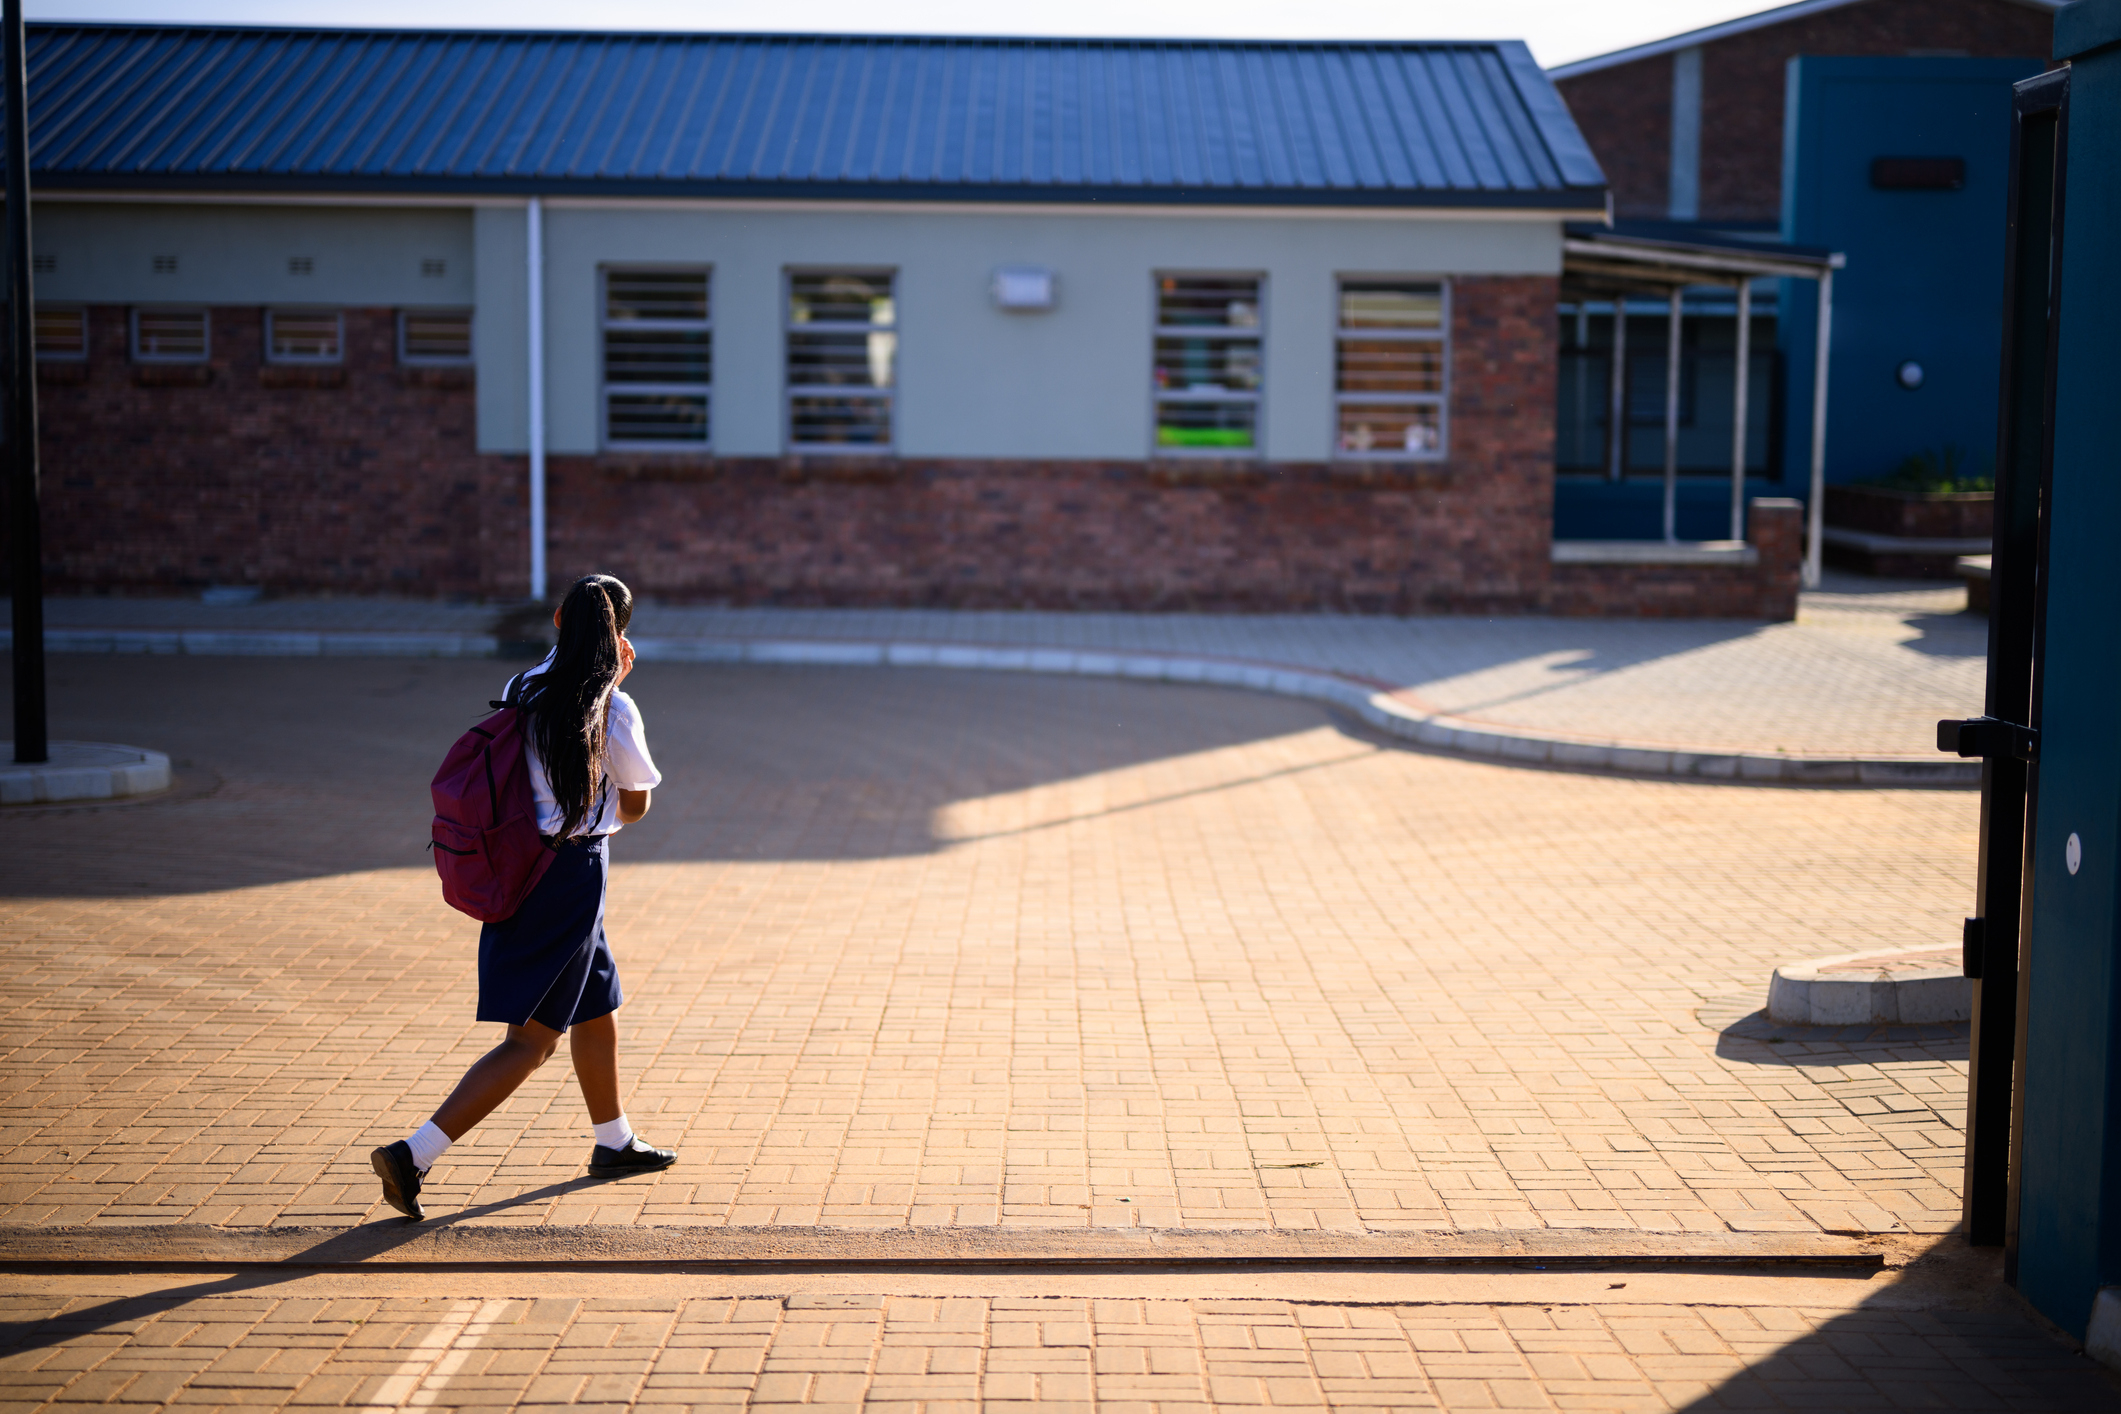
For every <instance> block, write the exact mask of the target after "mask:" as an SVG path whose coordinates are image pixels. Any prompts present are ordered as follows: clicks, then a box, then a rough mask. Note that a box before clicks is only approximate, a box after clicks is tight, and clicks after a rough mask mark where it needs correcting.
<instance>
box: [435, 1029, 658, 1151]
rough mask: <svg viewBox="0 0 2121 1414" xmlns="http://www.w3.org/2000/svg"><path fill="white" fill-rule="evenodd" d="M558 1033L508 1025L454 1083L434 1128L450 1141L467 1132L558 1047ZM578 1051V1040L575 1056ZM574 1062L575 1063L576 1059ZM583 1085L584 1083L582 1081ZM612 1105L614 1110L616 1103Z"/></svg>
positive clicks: (613, 1086) (549, 1057)
mask: <svg viewBox="0 0 2121 1414" xmlns="http://www.w3.org/2000/svg"><path fill="white" fill-rule="evenodd" d="M559 1046H560V1033H559V1032H557V1031H555V1030H553V1029H552V1028H551V1027H550V1026H546V1025H544V1024H543V1023H541V1022H536V1021H526V1022H524V1023H523V1024H522V1025H521V1026H511V1027H509V1028H508V1036H507V1038H506V1039H505V1040H503V1041H502V1042H501V1044H500V1045H498V1046H495V1047H494V1048H493V1049H492V1050H490V1051H488V1052H487V1053H486V1054H485V1055H483V1056H480V1057H479V1058H478V1060H477V1061H475V1062H473V1063H472V1067H471V1069H469V1070H467V1071H465V1072H464V1078H463V1079H462V1080H459V1081H458V1082H457V1088H456V1089H454V1090H452V1091H451V1092H450V1094H449V1098H448V1099H446V1100H444V1101H443V1102H442V1107H441V1108H440V1109H438V1110H436V1111H435V1115H434V1123H435V1127H436V1128H438V1129H440V1130H441V1131H442V1132H443V1133H444V1134H447V1135H448V1136H449V1137H450V1139H451V1141H452V1142H454V1141H455V1140H458V1139H462V1138H463V1137H464V1136H465V1135H466V1134H468V1133H470V1132H471V1127H472V1126H473V1125H475V1124H477V1123H478V1122H479V1121H480V1120H482V1119H484V1118H486V1116H488V1115H490V1114H492V1113H493V1112H494V1111H495V1110H496V1109H498V1108H499V1107H500V1104H501V1102H502V1101H503V1100H505V1099H507V1098H508V1097H509V1096H510V1095H513V1094H514V1093H515V1092H516V1087H517V1086H519V1085H521V1084H522V1083H523V1082H524V1081H526V1080H528V1079H529V1078H530V1073H531V1072H532V1071H534V1070H536V1069H537V1068H538V1067H539V1066H541V1065H543V1064H545V1062H546V1061H548V1060H550V1059H552V1053H553V1052H554V1051H556V1050H558V1049H559ZM616 1051H617V1041H616V1033H614V1040H613V1052H614V1056H613V1083H612V1094H613V1095H614V1096H616V1095H617V1094H618V1084H617V1078H616V1077H617V1056H616ZM580 1054H581V1048H580V1045H579V1043H577V1045H576V1055H577V1056H579V1055H580ZM576 1064H577V1065H578V1066H579V1065H580V1061H579V1060H577V1061H576ZM584 1088H585V1089H586V1088H587V1082H586V1081H585V1082H584ZM612 1108H613V1110H614V1112H616V1110H617V1108H618V1102H617V1101H616V1100H615V1099H614V1101H613V1102H612Z"/></svg>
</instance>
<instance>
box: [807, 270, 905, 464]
mask: <svg viewBox="0 0 2121 1414" xmlns="http://www.w3.org/2000/svg"><path fill="white" fill-rule="evenodd" d="M899 274H900V270H899V267H898V266H896V265H785V266H782V267H781V445H782V446H783V447H784V448H786V449H787V453H788V455H790V456H804V457H895V456H897V455H898V432H899V417H898V394H899V383H900V381H901V380H900V374H901V373H902V372H903V371H904V367H905V362H904V360H905V353H906V339H905V333H906V320H905V309H904V307H903V304H902V302H901V301H900V299H899V290H898V277H899ZM798 275H851V276H854V277H856V278H859V279H865V280H873V279H876V278H878V277H879V276H881V277H882V278H884V279H886V280H888V281H890V282H891V322H890V323H889V324H878V323H876V322H874V321H873V320H863V321H862V322H860V323H855V322H853V321H851V320H833V321H829V322H826V323H822V324H820V323H808V324H797V323H796V322H795V280H796V277H797V276H798ZM798 333H803V334H889V335H891V336H892V350H891V383H890V385H889V386H888V387H883V388H874V387H871V388H859V387H857V388H850V387H848V386H847V385H845V384H842V383H797V382H794V381H793V380H792V379H791V378H790V376H789V374H790V369H789V366H788V361H789V357H790V354H791V352H792V351H793V349H794V348H795V339H794V336H795V335H796V334H798ZM799 397H835V398H847V397H851V398H867V399H869V400H871V401H874V402H879V403H882V404H883V405H884V420H885V426H886V427H888V428H889V429H890V435H889V436H888V437H886V438H885V439H884V440H883V441H881V442H798V441H796V440H795V400H796V399H797V398H799Z"/></svg>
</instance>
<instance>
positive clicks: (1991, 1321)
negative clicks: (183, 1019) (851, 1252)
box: [0, 1275, 2121, 1414]
mask: <svg viewBox="0 0 2121 1414" xmlns="http://www.w3.org/2000/svg"><path fill="white" fill-rule="evenodd" d="M629 1280H630V1282H631V1284H632V1285H633V1286H634V1287H635V1288H636V1289H635V1290H634V1291H633V1292H632V1293H630V1294H624V1295H621V1294H616V1291H617V1287H618V1283H619V1279H617V1278H613V1279H607V1280H604V1281H602V1282H595V1283H585V1282H580V1281H576V1282H572V1283H563V1282H562V1281H560V1280H556V1279H554V1278H552V1277H550V1276H546V1277H542V1278H541V1277H538V1276H535V1275H515V1276H506V1275H502V1276H491V1275H489V1276H488V1277H486V1278H484V1279H483V1280H474V1279H469V1278H466V1277H462V1276H458V1277H454V1278H452V1277H448V1276H444V1275H430V1276H426V1277H423V1278H418V1279H414V1280H399V1281H395V1282H384V1283H381V1289H380V1290H367V1289H363V1288H362V1286H361V1285H359V1284H358V1283H357V1282H356V1281H354V1280H353V1279H351V1278H348V1277H315V1276H312V1277H280V1278H277V1279H273V1280H266V1281H261V1280H258V1279H255V1278H253V1279H250V1280H247V1281H246V1280H244V1279H241V1278H233V1279H232V1278H227V1277H220V1278H211V1277H209V1278H200V1277H189V1278H166V1279H163V1280H162V1281H161V1282H160V1283H159V1287H160V1289H155V1286H156V1284H154V1283H149V1282H145V1281H140V1280H133V1281H119V1280H112V1279H105V1280H104V1282H103V1283H102V1284H101V1286H100V1289H96V1290H94V1292H93V1294H88V1293H89V1289H90V1288H95V1287H96V1286H97V1284H96V1283H95V1282H94V1281H93V1280H90V1279H79V1280H75V1281H71V1282H50V1283H44V1285H48V1286H51V1287H53V1288H61V1287H64V1288H71V1290H59V1289H53V1290H46V1291H39V1292H36V1293H19V1294H15V1295H11V1296H6V1297H0V1321H4V1322H5V1325H4V1326H0V1406H4V1407H6V1408H9V1409H23V1410H28V1409H66V1408H79V1407H80V1406H81V1405H82V1404H87V1403H109V1404H118V1405H121V1406H129V1407H132V1408H135V1409H139V1408H144V1407H162V1408H178V1409H186V1410H192V1409H198V1410H206V1409H213V1408H230V1409H246V1410H273V1409H324V1408H330V1409H366V1410H380V1409H403V1408H429V1409H464V1410H473V1409H508V1408H539V1407H554V1406H567V1407H572V1408H584V1407H590V1408H599V1409H608V1410H620V1409H641V1410H679V1409H718V1410H731V1409H737V1408H746V1409H750V1410H754V1411H774V1414H856V1411H861V1414H1206V1411H1209V1410H1258V1411H1269V1410H1271V1411H1274V1414H1284V1412H1285V1411H1291V1412H1293V1411H1320V1414H1323V1411H1328V1410H1332V1411H1342V1410H1345V1411H1364V1412H1365V1414H1368V1412H1369V1411H1376V1412H1377V1414H1384V1412H1385V1411H1393V1410H1491V1409H1537V1410H1557V1409H1561V1410H1582V1411H1635V1410H1672V1409H1684V1410H1689V1411H1693V1410H1702V1411H1706V1410H1726V1409H1762V1408H1768V1409H1790V1408H1804V1409H1815V1410H1831V1411H1844V1412H1846V1414H1853V1411H1863V1410H1904V1409H1918V1408H1919V1409H1952V1410H1995V1411H2002V1410H2010V1411H2033V1410H2043V1411H2056V1414H2098V1411H2107V1410H2115V1409H2121V1399H2117V1398H2116V1396H2115V1384H2114V1382H2113V1380H2112V1379H2111V1378H2110V1377H2108V1376H2107V1375H2105V1374H2104V1372H2102V1371H2100V1370H2099V1369H2098V1367H2096V1366H2094V1365H2091V1364H2090V1362H2088V1361H2086V1360H2084V1359H2083V1358H2082V1357H2079V1356H2074V1355H2072V1354H2071V1353H2070V1352H2069V1351H2068V1350H2067V1349H2065V1348H2064V1347H2063V1346H2062V1345H2060V1344H2059V1343H2057V1342H2055V1341H2053V1340H2051V1339H2049V1338H2047V1337H2044V1336H2042V1335H2041V1334H2039V1333H2038V1332H2037V1331H2036V1330H2034V1329H2033V1327H2032V1326H2031V1325H2029V1324H2028V1323H2027V1322H2025V1321H2024V1320H2023V1319H2021V1318H2017V1317H2014V1316H2012V1315H2011V1314H2010V1313H2008V1312H1999V1311H1997V1310H1994V1309H1988V1310H1972V1311H1969V1310H1956V1309H1948V1308H1947V1309H1922V1308H1920V1307H1915V1308H1897V1309H1896V1308H1895V1307H1893V1306H1892V1305H1889V1304H1883V1305H1881V1304H1877V1303H1875V1302H1873V1304H1870V1305H1866V1304H1864V1303H1863V1302H1861V1301H1857V1302H1846V1301H1844V1302H1834V1303H1832V1304H1824V1303H1822V1304H1801V1303H1784V1302H1779V1301H1777V1300H1775V1293H1774V1290H1773V1283H1772V1282H1765V1283H1763V1282H1761V1281H1758V1280H1756V1281H1754V1282H1751V1283H1745V1282H1737V1281H1725V1282H1723V1283H1721V1291H1720V1292H1717V1291H1710V1292H1706V1293H1704V1292H1700V1291H1698V1290H1697V1291H1695V1292H1693V1293H1690V1295H1691V1297H1692V1299H1688V1300H1679V1301H1658V1300H1655V1299H1649V1300H1645V1299H1641V1298H1636V1299H1633V1300H1630V1299H1628V1298H1627V1297H1626V1296H1625V1295H1624V1288H1626V1287H1627V1286H1628V1285H1629V1284H1630V1283H1629V1282H1627V1281H1621V1282H1612V1283H1604V1284H1605V1285H1607V1286H1609V1287H1612V1288H1615V1289H1612V1290H1609V1291H1607V1292H1606V1293H1605V1295H1606V1298H1607V1299H1604V1300H1598V1301H1566V1300H1561V1301H1557V1300H1554V1299H1553V1298H1552V1297H1551V1296H1548V1297H1545V1298H1544V1299H1542V1298H1541V1297H1540V1296H1539V1295H1538V1294H1537V1293H1533V1292H1528V1293H1527V1294H1528V1295H1529V1296H1530V1298H1531V1299H1528V1300H1520V1301H1502V1302H1436V1301H1422V1300H1418V1299H1409V1298H1408V1297H1407V1296H1406V1295H1404V1294H1401V1295H1397V1296H1395V1295H1394V1294H1393V1293H1392V1291H1391V1290H1390V1288H1391V1287H1392V1286H1393V1284H1394V1283H1393V1282H1392V1280H1391V1279H1389V1278H1382V1279H1380V1278H1372V1279H1371V1282H1372V1285H1373V1287H1374V1288H1375V1290H1374V1291H1373V1292H1372V1297H1373V1299H1371V1300H1367V1301H1358V1302H1350V1301H1346V1300H1340V1301H1334V1300H1304V1299H1260V1298H1249V1299H1247V1298H1241V1297H1240V1298H1232V1297H1230V1296H1228V1295H1216V1294H1213V1293H1212V1292H1210V1291H1205V1290H1199V1288H1202V1287H1207V1286H1212V1285H1213V1280H1214V1279H1212V1278H1191V1279H1172V1278H1165V1279H1163V1280H1161V1281H1156V1280H1155V1279H1151V1284H1152V1285H1154V1286H1157V1287H1159V1288H1161V1289H1160V1290H1158V1291H1156V1292H1154V1293H1150V1294H1144V1295H1140V1296H1121V1295H1116V1294H1106V1295H1080V1294H1074V1295H1046V1296H1039V1295H1022V1294H1016V1295H1008V1294H993V1293H985V1294H982V1293H979V1292H977V1291H976V1289H968V1287H967V1283H966V1281H965V1279H959V1280H957V1281H954V1282H952V1281H935V1280H932V1279H931V1280H929V1281H927V1282H907V1281H904V1280H900V1281H898V1282H894V1283H887V1284H885V1289H884V1290H880V1291H865V1290H863V1289H861V1280H860V1279H859V1278H851V1279H847V1280H849V1281H850V1283H851V1284H850V1285H848V1286H844V1287H842V1288H841V1289H838V1290H829V1291H816V1290H811V1291H790V1290H789V1289H788V1286H787V1284H786V1279H783V1285H782V1287H781V1288H780V1289H779V1290H778V1291H776V1290H775V1289H774V1288H773V1287H772V1285H771V1282H770V1281H768V1282H765V1283H761V1282H760V1281H756V1280H755V1281H751V1282H742V1281H736V1280H731V1279H727V1278H716V1277H711V1276H697V1277H690V1278H685V1279H682V1281H680V1280H677V1279H672V1278H663V1279H660V1280H658V1279H655V1278H640V1277H636V1278H631V1279H629ZM1641 1283H1642V1278H1640V1277H1636V1278H1635V1279H1634V1284H1635V1285H1638V1286H1639V1285H1640V1284H1641ZM1100 1284H1102V1285H1107V1286H1109V1285H1110V1284H1111V1283H1110V1282H1109V1281H1108V1282H1105V1283H1100ZM1796 1284H1797V1285H1799V1286H1817V1285H1820V1283H1805V1282H1799V1283H1796ZM1055 1285H1057V1286H1059V1287H1061V1288H1066V1287H1068V1286H1070V1285H1071V1282H1070V1281H1069V1279H1067V1278H1056V1279H1055ZM1858 1285H1859V1286H1860V1285H1862V1284H1861V1283H1858ZM1188 1286H1190V1287H1192V1288H1195V1289H1196V1291H1195V1294H1190V1295H1189V1294H1187V1292H1186V1288H1187V1287H1188ZM907 1287H912V1288H914V1289H913V1290H911V1291H909V1290H906V1289H905V1288H907ZM411 1288H420V1289H423V1292H424V1294H412V1293H411V1290H410V1289H411ZM554 1288H562V1289H554ZM565 1288H572V1289H565ZM923 1288H925V1289H923ZM597 1290H601V1291H603V1292H604V1293H605V1294H585V1291H597ZM1748 1294H1750V1295H1751V1296H1753V1298H1754V1304H1751V1305H1746V1304H1741V1302H1740V1300H1739V1298H1742V1297H1743V1296H1745V1295H1748ZM1815 1300H1816V1298H1815Z"/></svg>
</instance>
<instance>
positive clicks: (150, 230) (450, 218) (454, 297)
mask: <svg viewBox="0 0 2121 1414" xmlns="http://www.w3.org/2000/svg"><path fill="white" fill-rule="evenodd" d="M33 214H34V219H35V226H34V228H33V229H32V231H31V233H30V248H31V249H32V250H34V251H35V252H36V253H37V254H38V255H39V256H48V257H51V258H53V259H54V260H55V261H56V268H54V269H53V270H51V271H49V272H46V273H43V274H40V275H38V276H37V298H38V299H42V300H54V301H75V300H78V301H81V302H83V303H90V302H93V303H103V304H257V305H272V304H278V305H293V304H326V305H388V306H397V307H404V306H409V305H410V306H417V305H445V306H446V305H467V304H470V303H472V222H471V212H470V211H468V210H465V209H463V208H455V209H452V208H446V207H375V206H277V205H271V206H269V205H258V206H241V205H188V204H186V205H178V204H172V203H167V202H88V201H67V200H65V199H64V198H63V197H61V198H55V197H42V196H40V197H38V198H37V200H36V202H35V203H34V213H33ZM160 255H173V256H175V257H176V258H177V269H176V272H175V273H174V274H156V273H155V269H154V261H155V257H156V256H160ZM290 256H308V257H309V258H310V259H311V261H312V263H313V267H314V273H312V274H309V275H294V274H290V273H289V272H288V268H287V262H288V258H289V257H290ZM422 260H440V261H441V262H442V264H443V272H444V273H443V274H441V275H439V276H434V275H423V274H421V273H420V262H421V261H422Z"/></svg>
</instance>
